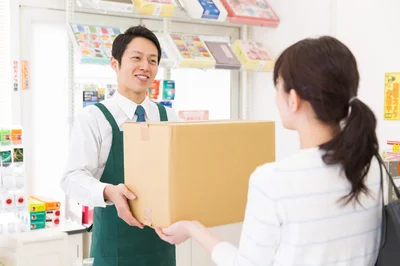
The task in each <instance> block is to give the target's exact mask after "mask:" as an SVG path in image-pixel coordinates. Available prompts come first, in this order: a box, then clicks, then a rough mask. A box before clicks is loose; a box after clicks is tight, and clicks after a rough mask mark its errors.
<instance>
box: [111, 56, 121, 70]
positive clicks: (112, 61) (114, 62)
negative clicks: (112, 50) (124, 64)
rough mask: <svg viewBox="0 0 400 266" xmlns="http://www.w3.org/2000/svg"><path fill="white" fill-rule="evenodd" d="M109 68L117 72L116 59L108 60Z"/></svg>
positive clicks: (117, 64)
mask: <svg viewBox="0 0 400 266" xmlns="http://www.w3.org/2000/svg"><path fill="white" fill-rule="evenodd" d="M110 66H111V67H112V69H114V70H115V71H118V69H119V63H118V60H117V59H115V58H114V57H111V60H110Z"/></svg>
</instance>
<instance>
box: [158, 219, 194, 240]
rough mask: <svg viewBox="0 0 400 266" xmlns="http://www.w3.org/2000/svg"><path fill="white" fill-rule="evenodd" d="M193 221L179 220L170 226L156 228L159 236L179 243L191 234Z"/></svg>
mask: <svg viewBox="0 0 400 266" xmlns="http://www.w3.org/2000/svg"><path fill="white" fill-rule="evenodd" d="M191 223H192V222H189V221H179V222H176V223H174V224H172V225H170V226H169V227H168V228H163V229H161V228H158V227H157V228H155V229H156V232H157V234H158V236H159V237H160V238H161V239H162V240H164V241H165V242H168V243H170V244H173V245H179V244H182V243H183V242H185V241H186V240H188V239H189V238H190V237H191V235H190V226H191Z"/></svg>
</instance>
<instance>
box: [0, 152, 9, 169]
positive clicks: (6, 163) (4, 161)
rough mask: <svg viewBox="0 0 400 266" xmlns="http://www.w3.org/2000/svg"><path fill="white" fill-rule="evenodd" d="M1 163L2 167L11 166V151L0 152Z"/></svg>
mask: <svg viewBox="0 0 400 266" xmlns="http://www.w3.org/2000/svg"><path fill="white" fill-rule="evenodd" d="M0 156H1V163H2V165H3V166H9V165H10V164H11V151H0Z"/></svg>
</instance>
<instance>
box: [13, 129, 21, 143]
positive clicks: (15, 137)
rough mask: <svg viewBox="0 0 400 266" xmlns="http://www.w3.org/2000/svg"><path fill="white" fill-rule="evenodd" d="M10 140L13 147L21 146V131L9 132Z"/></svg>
mask: <svg viewBox="0 0 400 266" xmlns="http://www.w3.org/2000/svg"><path fill="white" fill-rule="evenodd" d="M11 140H12V144H14V145H21V144H22V129H12V130H11Z"/></svg>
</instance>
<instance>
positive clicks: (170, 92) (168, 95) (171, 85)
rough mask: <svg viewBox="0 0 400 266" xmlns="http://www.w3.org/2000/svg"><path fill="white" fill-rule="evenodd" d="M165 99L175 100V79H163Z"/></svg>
mask: <svg viewBox="0 0 400 266" xmlns="http://www.w3.org/2000/svg"><path fill="white" fill-rule="evenodd" d="M162 98H163V100H167V101H172V100H175V81H174V80H163V97H162Z"/></svg>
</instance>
